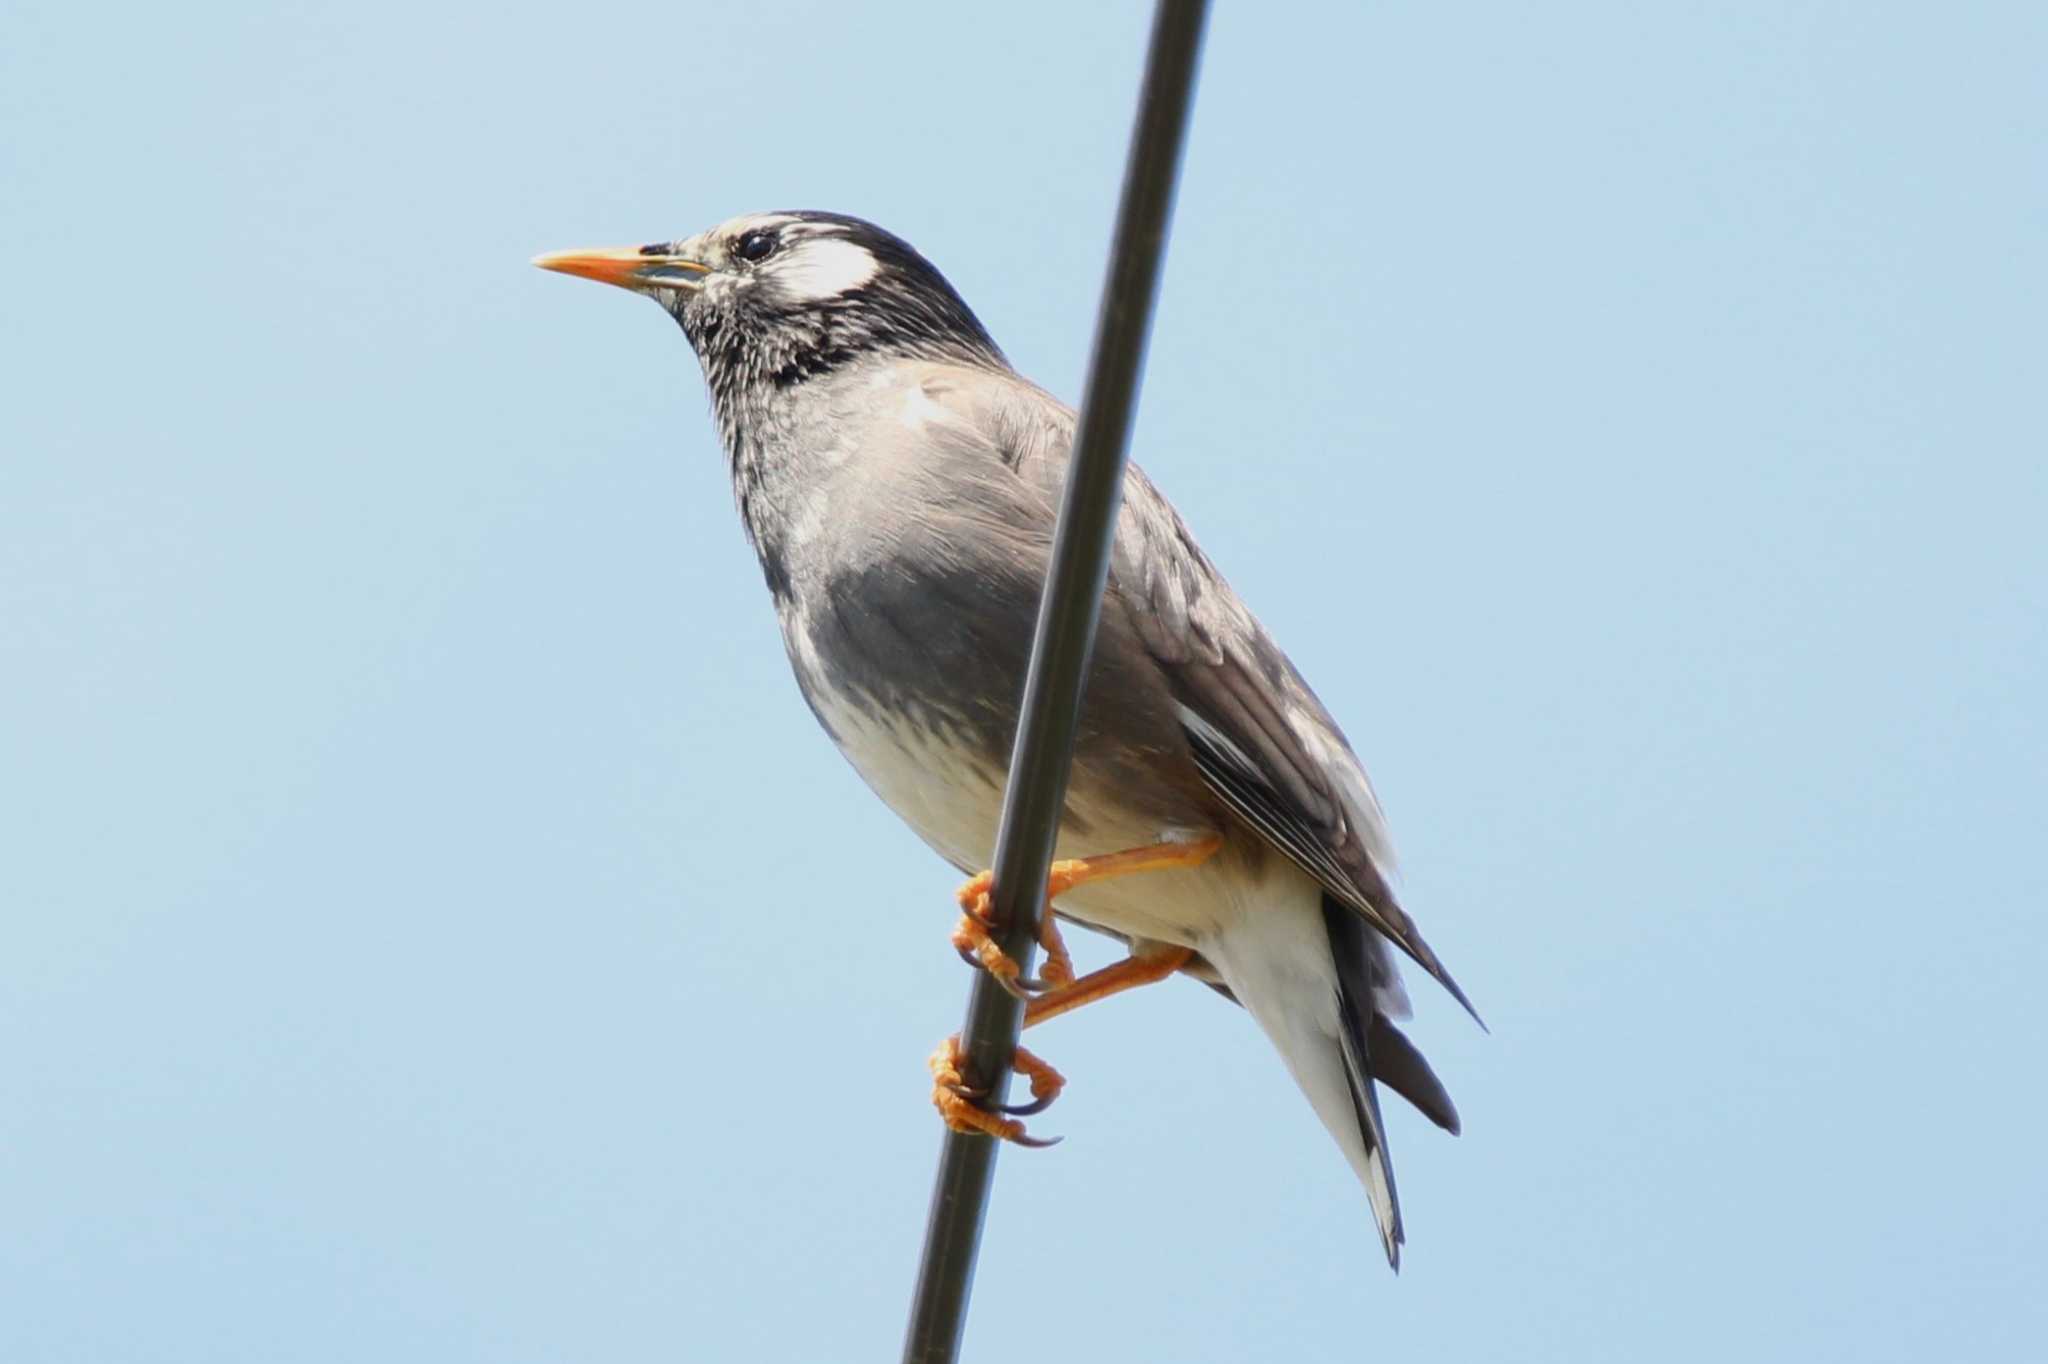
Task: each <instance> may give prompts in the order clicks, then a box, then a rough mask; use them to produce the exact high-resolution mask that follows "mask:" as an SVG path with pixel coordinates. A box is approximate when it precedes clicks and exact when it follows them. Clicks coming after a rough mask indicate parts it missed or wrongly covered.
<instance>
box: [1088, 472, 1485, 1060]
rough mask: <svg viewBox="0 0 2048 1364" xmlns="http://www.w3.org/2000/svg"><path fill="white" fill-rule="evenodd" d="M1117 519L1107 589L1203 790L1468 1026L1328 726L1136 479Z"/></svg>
mask: <svg viewBox="0 0 2048 1364" xmlns="http://www.w3.org/2000/svg"><path fill="white" fill-rule="evenodd" d="M1124 517H1125V524H1124V526H1123V527H1122V531H1123V533H1122V534H1121V535H1120V536H1119V540H1120V541H1123V540H1126V539H1129V540H1132V541H1133V543H1132V544H1131V546H1130V547H1129V548H1128V549H1126V548H1125V546H1124V545H1123V544H1121V543H1120V544H1119V554H1118V564H1117V570H1119V571H1113V578H1112V581H1113V582H1115V583H1116V584H1117V585H1118V586H1119V587H1120V588H1121V589H1122V590H1123V591H1125V592H1126V593H1127V594H1128V593H1130V592H1131V591H1132V586H1133V585H1135V587H1136V589H1137V597H1138V600H1137V601H1136V602H1134V606H1135V607H1136V608H1137V609H1136V610H1135V611H1134V612H1133V614H1134V615H1136V616H1138V617H1139V618H1140V619H1139V630H1140V632H1141V633H1142V634H1143V635H1144V636H1145V639H1146V642H1147V643H1148V644H1149V645H1151V646H1152V648H1153V652H1154V654H1155V656H1157V657H1158V658H1159V660H1160V662H1161V663H1162V665H1163V666H1164V667H1165V668H1166V670H1167V674H1168V676H1169V678H1170V680H1171V683H1172V685H1173V688H1174V690H1175V693H1176V695H1177V697H1178V699H1179V702H1180V705H1181V722H1182V728H1183V730H1184V731H1185V732H1186V734H1187V737H1188V742H1189V744H1190V745H1191V746H1192V748H1193V750H1194V755H1195V763H1196V766H1197V768H1198V769H1199V770H1200V771H1201V774H1202V779H1203V781H1204V782H1206V783H1207V785H1208V787H1209V789H1210V791H1211V792H1212V793H1213V794H1214V795H1215V796H1216V797H1217V799H1219V800H1221V801H1222V802H1223V803H1224V804H1225V805H1227V806H1229V807H1230V809H1231V811H1232V812H1233V813H1235V814H1236V815H1237V816H1238V817H1239V818H1240V819H1242V820H1244V822H1245V823H1247V824H1248V825H1250V826H1251V827H1252V828H1253V829H1255V830H1257V831H1258V832H1259V834H1260V835H1261V836H1262V837H1264V838H1265V839H1266V840H1267V841H1268V842H1269V843H1271V844H1272V845H1273V846H1274V847H1276V848H1278V849H1279V850H1280V851H1281V852H1283V853H1285V854H1286V855H1287V856H1288V857H1289V858H1290V859H1292V860H1293V861H1294V862H1295V863H1296V864H1297V865H1298V866H1300V867H1301V869H1302V870H1304V871H1306V872H1308V873H1309V874H1310V875H1311V876H1313V877H1315V878H1316V880H1318V881H1319V882H1321V883H1322V885H1323V888H1324V889H1325V890H1327V891H1329V892H1330V893H1331V895H1333V896H1334V897H1336V899H1337V900H1338V901H1340V902H1341V903H1343V904H1344V905H1346V906H1348V907H1349V908H1351V909H1352V910H1353V911H1355V912H1356V913H1358V914H1360V915H1362V916H1364V918H1365V919H1366V921H1367V922H1369V923H1370V924H1372V926H1373V927H1374V928H1376V929H1378V930H1379V931H1380V932H1381V933H1382V934H1383V935H1385V937H1386V938H1387V939H1388V940H1389V941H1390V942H1392V943H1393V944H1394V945H1395V946H1397V947H1399V948H1400V949H1401V950H1402V951H1403V952H1405V953H1406V954H1407V955H1408V956H1409V957H1411V958H1413V959H1414V961H1415V962H1416V964H1417V965H1419V966H1421V967H1422V968H1423V969H1424V970H1425V971H1427V972H1429V973H1430V975H1432V976H1434V977H1435V978H1436V980H1437V981H1438V982H1439V983H1440V984H1441V985H1442V986H1443V987H1444V988H1445V989H1446V990H1448V991H1450V993H1451V996H1452V997H1453V998H1454V999H1456V1000H1457V1001H1458V1003H1459V1004H1461V1005H1463V1006H1464V1008H1465V1011H1466V1012H1467V1013H1470V1014H1471V1015H1472V1017H1473V1018H1474V1019H1475V1020H1477V1019H1478V1018H1479V1013H1478V1011H1477V1010H1476V1009H1474V1008H1473V1007H1472V1001H1471V1000H1470V999H1468V998H1466V996H1465V992H1464V991H1463V990H1461V989H1460V988H1459V987H1458V983H1457V982H1456V981H1455V980H1453V979H1452V978H1451V975H1450V972H1449V971H1448V970H1446V969H1445V968H1444V965H1443V963H1442V962H1441V961H1439V960H1438V959H1437V955H1436V953H1435V952H1434V951H1432V950H1431V949H1430V946H1429V944H1428V943H1427V942H1425V941H1424V940H1423V937H1422V934H1421V932H1420V931H1419V930H1418V929H1417V928H1416V926H1415V921H1414V920H1413V919H1411V918H1409V917H1408V915H1407V914H1406V913H1404V912H1403V911H1402V909H1401V906H1400V904H1399V902H1398V901H1397V900H1396V899H1395V897H1394V893H1393V889H1392V887H1390V886H1389V885H1388V884H1387V875H1386V873H1387V872H1388V871H1389V870H1391V868H1392V866H1393V847H1392V843H1391V840H1389V838H1388V837H1387V829H1386V818H1385V816H1384V815H1383V814H1382V813H1381V811H1380V804H1379V800H1378V798H1377V797H1375V796H1374V795H1373V793H1372V787H1371V785H1370V784H1369V783H1368V782H1367V781H1366V777H1365V771H1364V769H1363V768H1362V767H1360V766H1359V763H1358V759H1357V757H1356V756H1355V755H1353V753H1352V752H1351V746H1350V745H1349V744H1348V743H1347V742H1345V739H1344V735H1343V732H1342V731H1341V730H1339V729H1338V728H1337V723H1336V721H1334V720H1332V719H1331V718H1330V715H1329V712H1328V711H1326V710H1324V709H1323V706H1322V703H1321V702H1320V701H1318V700H1317V699H1316V696H1315V693H1314V692H1312V691H1310V690H1309V688H1308V684H1307V683H1306V682H1304V681H1303V680H1302V678H1301V675H1300V674H1299V673H1298V672H1296V671H1295V669H1294V665H1293V664H1292V663H1290V662H1289V661H1288V660H1287V657H1286V655H1284V654H1282V653H1281V652H1280V650H1279V648H1278V646H1276V645H1275V644H1274V643H1273V641H1272V640H1271V638H1270V637H1268V636H1267V634H1266V632H1265V630H1264V629H1263V628H1262V627H1261V626H1260V625H1259V623H1258V621H1256V620H1255V619H1253V617H1252V615H1251V613H1250V612H1249V611H1247V610H1246V609H1245V607H1244V605H1243V604H1242V603H1241V602H1239V601H1238V600H1237V597H1236V594H1235V593H1233V592H1232V591H1231V590H1230V588H1229V586H1228V585H1227V584H1226V583H1224V581H1223V580H1222V578H1221V576H1220V575H1218V574H1217V572H1216V570H1215V569H1214V568H1213V567H1212V566H1211V565H1210V563H1209V561H1208V559H1207V557H1206V556H1204V555H1203V554H1202V551H1201V549H1200V548H1199V547H1197V546H1196V545H1195V544H1194V542H1193V540H1192V538H1191V537H1190V536H1189V535H1188V533H1187V530H1186V528H1185V527H1184V526H1183V525H1182V524H1181V520H1180V517H1179V516H1178V515H1177V514H1176V513H1175V512H1174V510H1173V508H1172V507H1171V506H1169V505H1168V504H1167V502H1166V500H1165V498H1164V497H1162V496H1160V494H1159V493H1158V491H1157V490H1156V489H1154V488H1153V487H1152V485H1151V483H1150V482H1149V481H1148V480H1146V479H1145V477H1144V475H1143V474H1141V473H1138V472H1137V471H1136V470H1133V471H1132V477H1131V479H1130V481H1129V482H1128V483H1127V485H1126V487H1125V505H1124ZM1133 531H1135V535H1133ZM1176 627H1178V628H1176ZM1481 1026H1484V1024H1483V1022H1482V1024H1481Z"/></svg>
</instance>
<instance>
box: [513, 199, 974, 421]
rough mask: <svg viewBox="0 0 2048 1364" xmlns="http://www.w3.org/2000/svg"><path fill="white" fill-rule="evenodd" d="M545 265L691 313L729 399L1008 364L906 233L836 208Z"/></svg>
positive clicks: (548, 260)
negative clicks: (920, 362) (870, 371)
mask: <svg viewBox="0 0 2048 1364" xmlns="http://www.w3.org/2000/svg"><path fill="white" fill-rule="evenodd" d="M533 263H534V264H535V265H538V266H540V267H541V268H542V269H546V270H559V271H561V272H562V273H564V274H570V275H581V276H583V277H584V278H586V279H595V280H601V281H603V282H604V283H606V284H616V285H618V286H619V287H621V288H624V289H631V290H632V291H633V292H635V293H639V294H646V295H647V296H648V297H650V298H652V299H654V300H655V301H656V302H658V303H660V304H661V305H662V307H664V308H666V309H667V310H668V311H669V313H670V314H671V315H673V316H674V317H675V319H676V321H677V322H679V323H681V324H682V328H683V332H684V333H685V334H686V335H687V336H688V337H689V338H690V345H691V346H692V348H694V349H695V350H696V352H697V356H698V358H699V359H700V360H701V361H702V362H703V365H704V374H705V378H706V379H707V380H708V381H709V382H710V385H711V390H712V396H713V398H714V399H715V400H716V401H718V402H719V404H720V405H721V407H723V406H725V405H726V404H727V403H728V402H729V401H733V400H736V399H738V398H740V397H741V396H742V395H743V394H745V393H746V392H747V391H748V390H750V389H755V388H759V387H763V386H765V387H767V388H771V389H787V388H790V387H793V386H795V385H798V384H801V383H804V382H806V381H808V380H811V379H814V378H817V377H819V376H821V375H825V374H830V373H833V372H835V371H838V370H842V369H845V368H848V367H851V366H854V365H857V364H860V363H862V362H864V361H868V360H873V359H890V358H894V359H927V360H943V361H956V362H964V363H969V364H983V365H994V366H999V367H1006V365H1005V361H1004V360H1003V357H1002V352H1001V351H999V350H997V348H996V344H995V342H994V341H992V340H991V339H990V338H989V334H988V332H987V331H986V330H985V329H984V328H983V327H982V325H981V323H980V321H979V320H978V319H977V318H976V317H975V316H974V313H973V312H972V311H971V310H970V309H969V308H968V306H967V305H966V303H964V302H962V301H961V298H960V295H959V294H957V293H955V292H954V291H953V286H952V285H950V284H948V283H947V282H946V278H945V276H943V275H941V274H940V273H939V272H938V271H937V270H936V269H934V268H933V267H932V264H931V262H930V261H927V260H926V259H925V258H924V257H923V256H921V255H919V254H918V253H917V252H916V251H915V250H914V249H913V248H912V247H911V246H910V244H909V243H907V242H905V241H904V240H903V239H902V238H900V237H897V236H895V235H893V234H891V233H889V232H885V231H883V230H882V229H881V228H879V227H876V226H875V225H874V224H872V223H867V222H863V221H861V220H860V219H858V218H848V217H844V216H841V215H839V214H833V213H754V214H749V215H747V216H746V217H743V218H734V219H732V220H731V221H730V222H725V223H720V224H719V225H718V226H717V227H714V228H712V229H710V230H709V231H707V232H700V233H698V234H697V235H696V236H694V237H690V238H687V239H685V240H683V241H675V242H655V243H652V244H650V245H647V246H628V247H609V248H599V249H594V250H584V251H559V252H555V253H553V254H551V255H546V256H537V257H535V258H534V262H533Z"/></svg>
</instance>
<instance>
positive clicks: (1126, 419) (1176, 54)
mask: <svg viewBox="0 0 2048 1364" xmlns="http://www.w3.org/2000/svg"><path fill="white" fill-rule="evenodd" d="M1207 10H1208V4H1207V0H1159V4H1158V8H1157V11H1156V12H1155V14H1154V15H1153V20H1152V39H1151V47H1150V50H1149V54H1148V55H1147V57H1146V61H1145V80H1144V85H1143V87H1142V89H1141V90H1140V92H1139V95H1138V116H1137V124H1136V127H1135V128H1134V129H1133V130H1132V134H1131V152H1130V161H1129V163H1128V164H1127V165H1126V167H1125V170H1124V185H1123V197H1122V200H1121V202H1120V203H1119V204H1118V207H1117V220H1116V236H1115V239H1114V241H1113V242H1112V244H1111V247H1110V259H1109V278H1108V281H1107V283H1106V284H1105V285H1104V287H1103V296H1102V309H1101V312H1100V314H1099V315H1098V317H1097V319H1096V323H1095V349H1094V353H1093V355H1092V357H1091V359H1090V362H1089V369H1088V384H1087V388H1086V390H1085V391H1084V393H1083V396H1082V401H1081V417H1080V424H1079V426H1078V427H1077V428H1076V430H1075V433H1074V452H1073V461H1072V463H1071V464H1070V465H1069V467H1068V470H1067V486H1066V494H1065V497H1064V500H1063V501H1062V503H1061V506H1060V516H1059V525H1058V529H1057V530H1056V531H1055V532H1054V534H1053V545H1052V564H1051V567H1050V569H1049V570H1048V571H1047V573H1046V583H1045V592H1044V595H1043V596H1042V597H1041V598H1040V600H1039V604H1038V628H1037V632H1036V634H1035V635H1034V637H1033V639H1032V644H1031V666H1030V670H1029V671H1028V672H1027V674H1026V676H1025V682H1024V707H1023V717H1022V719H1021V720H1020V721H1019V722H1018V725H1017V738H1016V745H1015V747H1014V748H1013V749H1012V750H1011V753H1010V780H1009V786H1008V789H1007V790H1006V791H1005V792H1004V795H1003V818H1002V826H1001V829H1000V830H999V832H998V833H997V836H996V853H995V895H994V900H995V904H994V909H995V918H996V923H997V924H998V925H1000V928H999V930H998V940H999V941H1000V942H1001V944H1002V947H1003V950H1004V951H1005V952H1008V953H1009V954H1010V956H1011V957H1012V958H1014V959H1015V960H1016V961H1017V963H1018V964H1019V965H1020V966H1022V967H1023V968H1024V969H1025V971H1026V972H1027V973H1028V972H1029V971H1030V968H1031V955H1032V951H1033V949H1034V948H1035V947H1036V945H1037V942H1038V917H1039V908H1040V902H1041V900H1042V899H1043V892H1044V888H1045V881H1046V873H1047V870H1048V868H1049V867H1050V865H1051V863H1052V853H1053V844H1054V841H1055V839H1056V838H1057V836H1058V832H1059V820H1060V812H1061V810H1062V808H1063V807H1064V806H1065V804H1066V795H1067V771H1068V767H1069V765H1070V763H1071V762H1072V759H1073V750H1074V732H1075V728H1076V724H1077V722H1078V719H1079V715H1080V709H1081V691H1082V687H1083V685H1084V684H1085V682H1086V680H1087V667H1088V657H1089V654H1090V653H1091V651H1092V650H1093V649H1094V646H1095V624H1096V617H1097V614H1098V613H1099V612H1100V610H1101V606H1102V589H1103V584H1104V582H1105V581H1106V578H1107V575H1108V571H1109V551H1110V541H1111V537H1112V536H1113V534H1114V532H1115V529H1116V515H1117V507H1118V504H1119V502H1120V500H1121V494H1122V491H1123V471H1124V454H1125V447H1126V446H1127V444H1128V443H1129V440H1130V432H1131V415H1132V411H1133V409H1134V408H1135V407H1136V404H1137V394H1138V378H1139V375H1140V373H1141V371H1142V370H1143V368H1144V356H1145V340H1146V334H1147V332H1148V331H1149V330H1150V328H1151V323H1152V303H1153V299H1154V298H1155V296H1156V295H1157V293H1158V284H1159V266H1160V259H1161V257H1162V256H1163V255H1164V254H1165V250H1166V228H1167V220H1168V217H1169V216H1170V214H1171V210H1172V206H1173V190H1174V182H1175V180H1176V179H1177V177H1178V174H1179V170H1180V155H1181V147H1182V146H1183V145H1184V143H1185V142H1186V140H1187V125H1188V113H1189V110H1190V108H1191V106H1192V105H1193V102H1194V89H1195V65H1196V59H1197V57H1198V55H1199V54H1200V51H1201V46H1202V26H1203V21H1204V20H1205V18H1206V17H1207ZM1023 1021H1024V1006H1023V1005H1022V1004H1021V1003H1019V1002H1018V1001H1017V1000H1016V999H1014V998H1013V997H1012V996H1011V995H1010V994H1009V993H1008V992H1007V991H1005V990H1003V989H1002V988H1001V987H1000V986H998V985H997V984H996V983H995V982H994V980H992V979H991V978H990V977H989V976H988V975H987V974H986V973H983V974H981V975H978V976H977V977H976V978H975V982H974V991H973V994H972V995H971V996H970V997H969V999H968V1002H967V1023H966V1026H965V1027H963V1028H962V1029H961V1043H962V1045H963V1047H964V1048H965V1050H966V1053H967V1066H966V1073H967V1074H968V1075H969V1076H970V1077H971V1078H972V1080H973V1081H974V1082H975V1083H977V1084H982V1085H986V1086H987V1087H988V1090H989V1093H990V1095H991V1096H992V1097H993V1098H994V1099H995V1100H998V1101H999V1100H1000V1099H1001V1096H1002V1093H1003V1089H1004V1086H1005V1084H1006V1083H1007V1082H1008V1079H1009V1073H1010V1056H1011V1053H1012V1052H1014V1051H1015V1050H1016V1047H1017V1034H1018V1032H1019V1031H1020V1030H1021V1028H1022V1026H1023ZM995 1160H996V1142H995V1141H993V1140H992V1139H990V1138H988V1137H984V1136H979V1135H967V1134H962V1133H959V1132H948V1133H947V1134H946V1139H945V1146H944V1149H943V1150H942V1151H941V1153H940V1156H939V1172H938V1177H937V1180H936V1182H935V1183H934V1185H933V1187H932V1204H931V1212H930V1214H929V1220H928V1222H927V1224H926V1227H925V1243H924V1259H923V1262H922V1263H921V1264H920V1265H919V1266H918V1272H917V1292H916V1296H915V1297H914V1298H913V1299H912V1302H911V1309H910V1329H909V1332H908V1334H907V1335H906V1337H905V1339H904V1344H903V1358H904V1360H905V1361H906V1364H951V1361H953V1360H955V1359H957V1358H958V1357H959V1353H960V1338H961V1333H962V1330H963V1328H964V1326H965V1324H966V1318H967V1299H968V1294H969V1292H970V1290H971V1289H972V1287H973V1281H974V1261H975V1255H976V1252H977V1251H978V1250H979V1248H980V1244H981V1224H982V1215H983V1213H984V1211H985V1210H986V1208H987V1205H988V1194H989V1186H990V1183H991V1181H992V1180H993V1178H994V1175H995Z"/></svg>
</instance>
